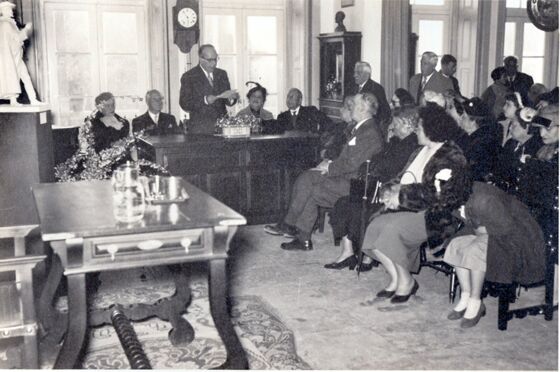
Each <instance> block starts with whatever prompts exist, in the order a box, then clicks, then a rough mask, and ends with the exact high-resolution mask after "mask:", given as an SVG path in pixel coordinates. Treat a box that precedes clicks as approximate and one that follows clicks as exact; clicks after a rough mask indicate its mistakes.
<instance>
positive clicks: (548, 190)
mask: <svg viewBox="0 0 560 372" xmlns="http://www.w3.org/2000/svg"><path fill="white" fill-rule="evenodd" d="M531 126H533V127H534V128H535V129H538V130H539V131H540V135H541V140H542V141H543V143H544V145H543V146H542V147H541V148H540V149H539V150H538V151H537V153H536V154H535V156H534V157H530V158H528V159H526V160H525V163H524V164H522V165H521V168H520V171H519V182H518V188H517V192H516V195H517V197H518V198H519V199H520V200H521V201H523V202H524V203H525V204H526V205H527V206H528V207H529V208H530V209H531V212H532V213H533V216H534V217H535V218H536V219H537V222H538V223H539V224H540V225H541V227H542V228H543V231H544V233H545V237H546V240H547V241H548V242H550V243H551V244H558V104H554V105H550V106H547V107H545V108H543V109H542V110H541V111H540V113H539V114H538V116H537V117H535V118H534V119H533V122H532V123H531Z"/></svg>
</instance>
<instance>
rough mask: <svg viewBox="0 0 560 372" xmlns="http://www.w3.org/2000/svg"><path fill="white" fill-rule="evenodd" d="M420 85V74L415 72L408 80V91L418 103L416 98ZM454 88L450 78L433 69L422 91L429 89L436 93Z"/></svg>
mask: <svg viewBox="0 0 560 372" xmlns="http://www.w3.org/2000/svg"><path fill="white" fill-rule="evenodd" d="M421 86H422V74H416V75H414V76H413V77H411V78H410V81H409V82H408V91H409V92H410V94H412V97H414V98H415V99H416V103H418V98H419V95H420V93H421V92H419V91H420V88H421ZM449 89H451V90H454V88H453V82H452V81H451V79H449V78H446V77H445V76H443V75H442V74H441V72H439V71H435V72H434V74H433V75H432V77H431V78H430V80H428V82H427V83H426V86H425V87H424V91H426V90H431V91H433V92H436V93H444V92H445V91H447V90H449Z"/></svg>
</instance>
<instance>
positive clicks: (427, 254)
mask: <svg viewBox="0 0 560 372" xmlns="http://www.w3.org/2000/svg"><path fill="white" fill-rule="evenodd" d="M443 249H444V248H443V244H442V245H440V246H439V247H436V248H434V249H430V248H429V246H428V243H427V242H424V243H422V245H421V246H420V270H422V268H423V267H429V268H430V269H433V270H435V271H436V272H440V273H443V274H445V276H448V277H449V292H448V296H449V302H450V303H453V301H455V295H456V294H457V286H458V285H459V282H458V280H457V275H456V274H455V268H454V267H453V266H451V265H449V264H447V263H445V262H444V261H443V259H442V258H441V257H436V256H435V255H436V254H438V253H440V252H441V251H442V250H443Z"/></svg>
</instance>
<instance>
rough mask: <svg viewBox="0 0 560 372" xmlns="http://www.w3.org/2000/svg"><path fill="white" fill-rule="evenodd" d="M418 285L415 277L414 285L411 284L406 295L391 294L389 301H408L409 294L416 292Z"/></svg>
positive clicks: (398, 302)
mask: <svg viewBox="0 0 560 372" xmlns="http://www.w3.org/2000/svg"><path fill="white" fill-rule="evenodd" d="M419 287H420V286H419V285H418V282H417V281H416V279H415V280H414V285H413V286H412V289H411V290H410V293H409V294H407V295H404V296H402V295H395V296H393V298H391V303H392V304H400V303H403V302H406V301H408V299H409V298H410V296H412V295H414V294H416V292H417V291H418V288H419Z"/></svg>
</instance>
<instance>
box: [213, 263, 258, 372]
mask: <svg viewBox="0 0 560 372" xmlns="http://www.w3.org/2000/svg"><path fill="white" fill-rule="evenodd" d="M208 265H209V266H210V271H209V278H208V279H209V296H210V313H211V314H212V319H214V324H215V325H216V329H217V330H218V333H219V334H220V337H221V339H222V341H223V342H224V345H225V347H226V354H227V357H226V361H225V363H224V364H223V365H221V366H220V367H219V368H218V369H248V368H249V363H248V362H247V357H246V356H245V351H244V350H243V347H242V346H241V342H239V339H238V338H237V334H236V333H235V330H234V329H233V325H232V324H231V320H230V317H229V313H228V310H227V304H226V296H227V282H226V260H225V259H218V260H212V261H210V262H209V264H208Z"/></svg>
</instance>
